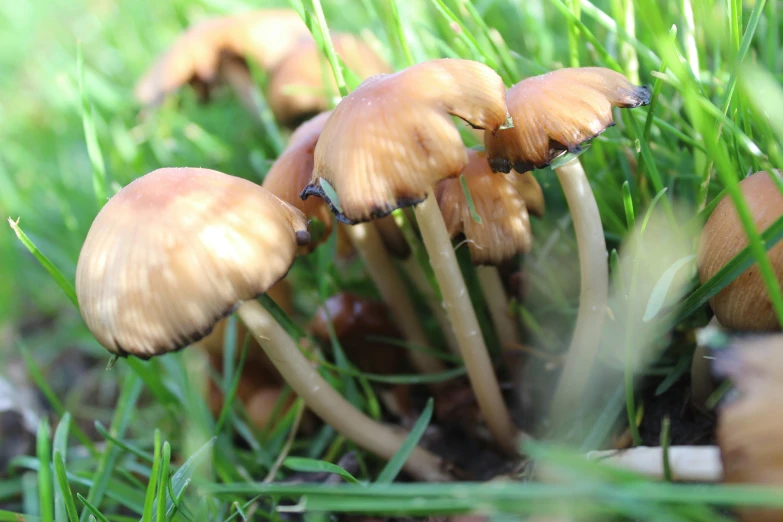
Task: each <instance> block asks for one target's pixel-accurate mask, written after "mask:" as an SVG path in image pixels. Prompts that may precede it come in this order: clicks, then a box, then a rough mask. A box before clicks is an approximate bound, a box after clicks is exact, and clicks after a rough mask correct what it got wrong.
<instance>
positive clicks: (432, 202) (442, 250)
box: [414, 189, 524, 454]
mask: <svg viewBox="0 0 783 522" xmlns="http://www.w3.org/2000/svg"><path fill="white" fill-rule="evenodd" d="M414 210H415V213H416V219H417V220H418V222H419V228H420V229H421V235H422V239H423V240H424V246H425V247H426V248H427V253H428V254H429V256H430V263H431V264H432V269H433V271H434V272H435V277H436V279H437V280H438V286H439V287H440V290H441V293H442V294H443V303H444V306H445V307H446V312H447V313H448V316H449V319H450V320H451V324H452V326H453V327H454V334H455V335H456V337H457V343H458V344H459V348H460V352H461V353H462V359H463V360H464V362H465V368H466V369H467V372H468V378H469V379H470V384H471V386H472V387H473V391H474V393H475V394H476V400H477V401H478V405H479V408H480V409H481V412H482V414H483V415H484V419H485V420H486V422H487V426H488V427H489V431H490V432H491V433H492V435H493V436H494V437H495V440H496V441H497V442H498V444H499V445H500V446H501V447H502V448H503V449H504V450H505V451H507V452H508V453H512V454H513V453H517V452H518V451H519V443H520V440H518V439H519V438H520V437H519V436H520V435H521V436H524V434H523V433H521V432H519V431H518V430H517V428H516V427H515V426H514V424H513V422H512V421H511V416H510V415H509V412H508V409H507V408H506V405H505V403H504V402H503V396H502V395H501V393H500V385H499V384H498V381H497V377H496V375H495V370H494V368H493V367H492V361H491V360H490V358H489V353H488V352H487V347H486V344H485V343H484V338H483V337H482V335H481V328H480V326H479V322H478V318H477V317H476V312H475V310H473V305H472V304H471V302H470V296H469V294H468V289H467V287H466V286H465V280H464V279H463V277H462V273H461V272H460V270H459V265H458V264H457V257H456V256H455V254H454V249H453V247H452V245H451V238H450V237H449V234H448V232H447V230H446V224H445V223H444V221H443V215H442V214H441V213H440V209H439V208H438V202H437V200H436V199H435V194H434V193H433V192H432V189H429V192H428V194H427V199H425V200H424V201H422V202H421V203H419V204H418V205H417V206H416V207H414Z"/></svg>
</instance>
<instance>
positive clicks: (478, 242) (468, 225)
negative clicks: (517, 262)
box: [435, 150, 533, 265]
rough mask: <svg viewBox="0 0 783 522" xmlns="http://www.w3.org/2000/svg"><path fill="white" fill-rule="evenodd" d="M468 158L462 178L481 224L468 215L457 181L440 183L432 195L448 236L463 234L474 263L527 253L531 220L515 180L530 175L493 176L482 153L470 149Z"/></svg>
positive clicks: (505, 259) (500, 262)
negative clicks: (436, 199)
mask: <svg viewBox="0 0 783 522" xmlns="http://www.w3.org/2000/svg"><path fill="white" fill-rule="evenodd" d="M468 155H469V157H470V162H469V163H468V165H467V166H466V167H465V170H463V171H462V176H464V177H465V183H466V184H467V187H468V191H469V192H470V195H471V198H472V199H473V204H474V207H475V210H476V213H477V214H478V215H479V217H480V218H481V223H478V222H477V221H476V220H475V219H474V218H473V216H472V214H471V212H470V208H469V207H468V202H467V199H466V197H465V192H464V191H463V189H462V183H461V181H460V179H459V178H449V179H444V180H442V181H440V182H439V183H438V184H437V186H436V187H435V196H436V197H437V198H438V205H439V206H440V211H441V213H442V214H443V220H444V221H445V222H446V228H447V229H448V231H449V234H450V235H451V237H452V238H453V237H455V236H457V235H459V234H461V233H464V234H465V238H466V239H467V243H468V248H469V249H470V257H471V259H472V260H473V263H474V264H477V265H499V264H502V263H503V262H505V261H508V260H510V259H511V258H513V257H514V256H516V255H517V254H519V253H524V252H528V251H529V250H530V246H531V244H532V241H533V238H532V234H531V231H530V219H529V217H528V212H527V208H526V205H525V200H524V198H523V197H522V194H521V193H520V192H519V190H518V188H517V182H518V178H520V177H521V176H530V174H522V175H521V176H520V175H516V174H496V173H494V172H492V169H491V168H490V166H489V163H488V162H487V157H486V155H485V154H484V153H483V152H478V151H474V150H470V151H468Z"/></svg>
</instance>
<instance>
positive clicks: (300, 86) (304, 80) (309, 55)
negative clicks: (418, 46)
mask: <svg viewBox="0 0 783 522" xmlns="http://www.w3.org/2000/svg"><path fill="white" fill-rule="evenodd" d="M332 42H333V44H334V48H335V51H336V53H337V56H339V57H340V58H341V59H342V61H343V62H344V63H345V65H346V66H347V67H348V69H350V70H351V72H353V73H354V74H356V75H357V76H358V77H359V78H360V79H362V80H363V79H365V78H368V77H370V76H372V75H374V74H381V73H388V72H390V71H391V66H390V65H389V64H388V63H386V62H385V61H384V60H382V59H381V58H380V57H379V56H378V55H377V54H376V53H375V51H373V50H372V48H371V47H370V46H369V45H367V44H366V43H364V42H363V41H362V40H360V39H359V38H358V37H356V36H354V35H351V34H341V33H337V34H333V35H332ZM329 93H333V94H334V95H336V96H339V91H338V90H337V83H336V82H335V81H334V75H333V74H332V71H331V69H330V68H329V63H328V62H327V61H326V58H324V56H323V54H322V53H321V49H320V48H319V47H318V45H317V44H316V42H315V41H314V40H304V41H302V42H300V43H299V44H297V45H296V46H295V47H294V48H293V49H291V51H290V52H289V53H288V54H287V55H286V56H285V57H284V58H283V59H282V60H281V61H280V63H279V64H278V65H277V67H275V68H274V70H272V71H271V72H270V75H269V89H268V92H267V101H268V102H269V108H270V109H272V112H273V113H274V115H275V119H276V120H277V121H278V122H280V123H282V124H284V125H288V126H292V125H296V123H298V122H300V121H302V120H304V119H306V118H308V117H310V116H312V115H313V114H318V113H319V112H321V111H325V110H327V109H328V108H329V107H330V103H329V102H330V100H329V98H328V94H329Z"/></svg>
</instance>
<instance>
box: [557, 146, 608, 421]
mask: <svg viewBox="0 0 783 522" xmlns="http://www.w3.org/2000/svg"><path fill="white" fill-rule="evenodd" d="M556 173H557V178H558V179H559V180H560V185H561V186H562V187H563V192H564V193H565V197H566V200H567V201H568V208H569V209H570V210H571V218H572V220H573V222H574V230H575V232H576V242H577V247H578V249H579V273H580V276H581V287H580V294H579V313H578V315H577V317H576V326H575V327H574V333H573V336H572V338H571V346H570V347H569V349H568V354H567V355H566V360H565V364H564V367H563V373H562V374H561V375H560V381H558V383H557V388H556V390H555V394H554V398H553V400H552V408H551V410H552V412H553V413H554V415H555V416H558V415H561V414H563V415H564V414H565V413H566V412H568V411H571V409H572V408H574V407H576V405H577V404H578V403H579V401H580V400H581V398H582V394H583V393H584V391H585V388H586V387H587V382H588V379H589V377H590V370H591V369H592V366H593V361H595V358H596V355H597V354H598V347H599V345H600V342H601V333H602V332H603V324H604V319H605V317H606V306H607V294H608V292H609V262H608V259H607V254H606V240H605V239H604V229H603V225H602V224H601V215H600V214H599V212H598V203H596V201H595V196H594V195H593V190H592V189H591V188H590V182H589V181H588V180H587V175H585V171H584V169H583V168H582V164H581V163H580V162H579V160H578V159H573V160H571V161H569V162H568V163H566V164H565V165H563V166H562V167H559V168H558V169H556Z"/></svg>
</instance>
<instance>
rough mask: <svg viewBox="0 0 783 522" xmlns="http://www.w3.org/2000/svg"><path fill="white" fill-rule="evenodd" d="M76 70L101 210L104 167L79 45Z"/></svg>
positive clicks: (103, 192) (96, 195) (103, 190)
mask: <svg viewBox="0 0 783 522" xmlns="http://www.w3.org/2000/svg"><path fill="white" fill-rule="evenodd" d="M76 69H77V75H78V77H79V92H80V94H81V101H82V105H81V109H82V126H83V127H84V139H85V141H86V142H87V155H88V156H89V158H90V163H91V164H92V185H93V190H94V191H95V199H96V200H97V202H98V208H101V207H102V206H103V205H104V204H105V203H106V200H107V199H108V192H107V190H106V165H105V164H104V162H103V155H102V154H101V147H100V145H99V144H98V132H97V131H96V130H95V119H94V116H95V114H94V109H93V107H92V105H90V101H89V100H88V98H87V90H86V89H85V86H84V57H83V56H82V46H81V44H79V45H77V47H76Z"/></svg>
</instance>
